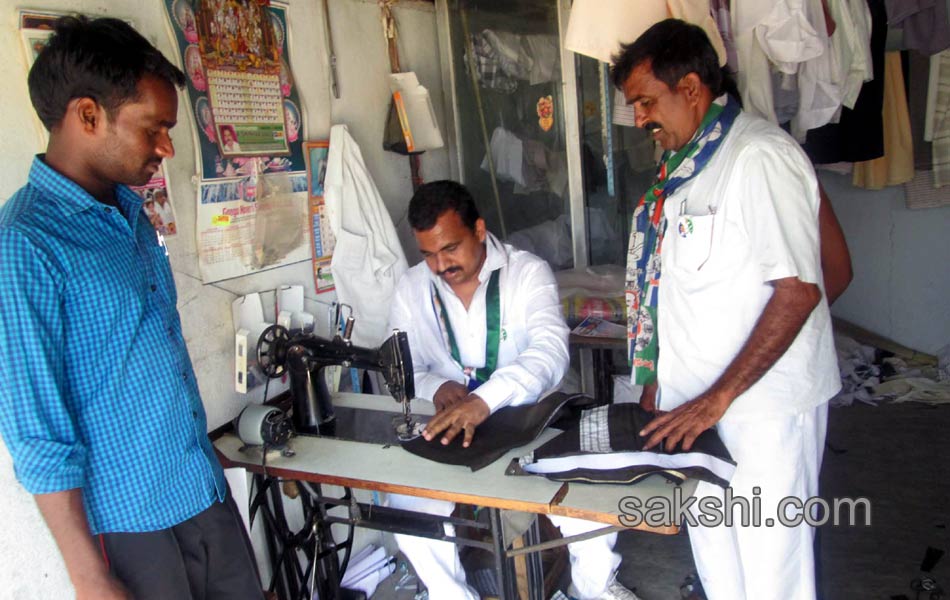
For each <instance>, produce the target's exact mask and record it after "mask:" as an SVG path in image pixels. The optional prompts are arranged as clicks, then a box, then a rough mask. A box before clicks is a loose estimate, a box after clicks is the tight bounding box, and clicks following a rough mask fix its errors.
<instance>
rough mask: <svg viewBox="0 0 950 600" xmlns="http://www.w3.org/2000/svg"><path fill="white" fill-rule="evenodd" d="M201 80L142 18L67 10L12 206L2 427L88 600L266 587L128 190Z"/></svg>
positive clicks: (36, 98) (1, 314) (46, 63)
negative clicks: (189, 80)
mask: <svg viewBox="0 0 950 600" xmlns="http://www.w3.org/2000/svg"><path fill="white" fill-rule="evenodd" d="M184 82H185V76H184V74H183V73H182V72H181V71H180V70H178V69H177V68H176V67H175V66H173V65H172V64H171V63H169V62H168V61H167V60H166V59H165V57H163V56H162V55H161V53H160V52H159V51H158V50H157V49H155V48H154V47H152V46H151V45H150V44H149V43H148V42H147V41H146V40H145V39H144V38H143V37H142V36H141V35H139V34H138V33H136V32H135V31H134V30H133V29H132V28H131V27H129V26H128V25H127V24H126V23H124V22H122V21H119V20H116V19H96V20H87V19H85V18H82V17H66V18H64V19H61V20H60V21H59V22H58V23H57V25H56V32H55V35H54V36H53V37H52V38H51V39H50V42H49V45H48V46H47V47H46V49H45V50H43V51H42V53H41V54H40V55H39V57H38V58H37V59H36V62H35V64H34V65H33V68H32V70H31V71H30V75H29V88H30V97H31V99H32V101H33V106H34V107H35V109H36V112H37V113H38V114H39V116H40V119H41V120H42V121H43V124H44V125H45V126H46V128H47V129H49V131H50V139H49V146H48V147H47V151H46V154H45V155H40V156H37V157H36V159H35V160H34V162H33V166H32V168H31V170H30V174H29V179H28V182H27V184H26V185H25V186H24V187H23V188H22V189H20V191H18V192H17V193H16V194H15V195H14V196H13V197H12V198H10V200H9V201H7V203H6V204H5V205H4V206H3V207H2V209H0V256H2V257H3V258H2V260H0V432H2V434H3V438H4V440H5V442H6V444H7V448H8V449H9V450H10V454H11V455H12V457H13V464H14V469H15V471H16V476H17V478H18V479H19V481H20V482H21V483H22V484H23V486H24V487H25V488H26V489H27V490H28V491H29V492H30V493H32V494H34V497H35V498H36V503H37V505H38V506H39V509H40V512H41V513H42V515H43V517H44V519H45V520H46V523H47V525H48V526H49V528H50V531H51V532H52V534H53V537H54V538H55V539H56V543H57V544H58V545H59V548H60V551H61V552H62V554H63V558H64V561H65V564H66V568H67V570H68V571H69V576H70V579H71V580H72V582H73V585H74V587H75V589H76V596H77V598H80V599H91V598H96V599H117V598H123V599H125V598H130V597H134V598H137V599H142V598H176V599H178V598H195V599H212V598H222V599H223V598H227V599H229V600H230V599H243V598H248V599H250V598H255V599H259V598H262V596H263V594H262V592H261V586H260V582H259V579H258V576H257V572H256V567H255V564H254V559H253V553H252V551H251V548H250V544H249V543H248V540H247V536H246V533H245V531H244V528H243V526H242V524H241V519H240V517H239V516H238V512H237V510H236V507H235V506H234V501H233V500H232V499H231V497H230V495H229V493H228V488H227V484H226V483H225V480H224V475H223V472H222V470H221V466H220V464H219V463H218V460H217V458H216V457H215V454H214V451H213V450H212V447H211V444H210V443H209V441H208V437H207V435H206V430H207V423H206V420H205V413H204V409H203V407H202V404H201V398H200V396H199V394H198V386H197V384H196V382H195V375H194V372H193V370H192V367H191V360H190V358H189V356H188V350H187V348H186V347H185V341H184V338H183V337H182V331H181V322H180V319H179V316H178V311H177V309H176V304H175V303H176V292H175V285H174V280H173V279H172V273H171V269H170V267H169V263H168V258H167V254H166V252H165V248H164V244H163V240H162V239H161V238H160V237H157V235H156V233H155V230H154V229H153V228H152V226H151V225H150V223H149V221H148V218H147V217H146V215H145V213H144V211H143V210H142V201H141V199H139V197H138V196H136V195H135V193H134V192H132V191H131V190H129V188H127V187H126V186H127V185H140V184H143V183H145V182H146V181H147V180H148V179H149V177H150V176H151V175H152V174H153V173H154V172H155V171H156V169H158V167H159V164H160V163H161V161H162V159H164V158H171V157H172V156H173V155H174V152H175V151H174V148H173V147H172V141H171V138H170V137H169V130H170V129H171V128H172V127H174V126H175V123H176V120H177V112H178V96H177V91H176V89H175V88H176V86H178V87H181V86H182V85H183V84H184Z"/></svg>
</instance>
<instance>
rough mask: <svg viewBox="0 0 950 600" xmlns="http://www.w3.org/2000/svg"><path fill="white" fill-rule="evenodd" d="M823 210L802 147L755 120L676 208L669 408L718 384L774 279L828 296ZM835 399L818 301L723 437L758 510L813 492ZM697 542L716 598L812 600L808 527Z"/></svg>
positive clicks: (770, 511) (671, 204)
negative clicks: (758, 500) (821, 242)
mask: <svg viewBox="0 0 950 600" xmlns="http://www.w3.org/2000/svg"><path fill="white" fill-rule="evenodd" d="M818 202H819V200H818V184H817V180H816V179H815V174H814V171H813V169H812V167H811V164H810V163H809V161H808V158H807V157H806V156H805V154H804V153H803V152H802V150H801V148H800V147H799V146H798V144H796V143H795V141H794V140H793V139H791V137H789V136H788V135H787V134H786V133H785V132H783V131H782V130H781V129H779V128H778V127H777V126H774V125H772V124H770V123H767V122H766V121H763V120H761V119H759V118H756V117H752V116H750V115H748V114H745V113H743V114H741V115H740V116H739V118H737V119H736V122H735V124H734V125H733V128H732V130H731V131H730V132H729V134H728V135H727V137H726V139H725V141H724V142H723V144H722V146H721V147H720V148H719V150H718V152H717V153H716V155H715V156H714V157H713V158H712V160H711V161H710V162H709V163H708V164H707V166H706V167H705V168H704V169H703V171H702V172H701V173H699V174H698V175H697V176H696V177H695V179H693V181H692V182H691V183H690V184H687V185H685V186H683V187H682V188H680V189H679V190H677V191H676V192H675V193H674V194H673V195H672V196H671V197H670V198H668V199H667V201H666V204H665V207H664V209H665V211H666V217H667V219H668V222H669V227H668V232H667V235H666V238H665V239H664V244H663V254H662V261H663V263H662V277H661V283H660V287H659V294H660V295H659V315H658V317H659V323H658V333H659V336H660V359H659V365H658V378H659V386H660V400H659V407H660V408H661V409H663V410H670V409H672V408H675V407H676V406H679V405H681V404H683V403H685V402H688V401H690V400H692V399H693V398H696V397H697V396H699V395H700V394H702V393H703V392H705V391H706V390H708V389H709V388H710V387H711V386H712V385H713V383H714V382H715V381H716V380H717V379H718V378H719V377H720V376H721V375H722V373H723V372H724V371H725V369H726V367H727V366H728V365H729V364H730V363H731V362H732V360H733V359H734V357H735V356H736V354H737V353H738V352H739V350H740V348H741V347H742V345H743V344H744V343H745V341H746V340H747V339H748V338H749V335H750V334H751V332H752V329H753V328H754V327H755V324H756V322H757V320H758V319H759V317H760V315H761V314H762V311H763V310H764V308H765V305H766V303H767V302H768V301H769V299H770V298H771V296H772V293H773V288H772V286H771V285H769V283H768V282H769V281H773V280H775V279H780V278H786V277H797V278H798V279H800V280H801V281H804V282H808V283H815V284H817V285H818V286H819V287H822V275H821V264H820V253H819V246H818ZM838 389H840V380H839V377H838V369H837V360H836V357H835V353H834V344H833V340H832V335H831V320H830V315H829V311H828V305H827V303H826V302H821V303H819V305H818V306H817V307H816V308H815V309H814V311H813V312H812V314H811V315H810V316H809V318H808V320H807V321H806V322H805V324H804V326H803V327H802V330H801V332H800V333H799V334H798V336H797V337H796V338H795V340H794V342H792V345H791V346H790V347H789V349H788V350H787V351H786V352H785V354H784V355H783V356H782V357H781V358H780V359H779V360H778V362H777V363H776V364H775V365H773V366H772V368H771V369H770V370H769V371H768V372H767V373H766V374H765V375H764V376H763V377H762V378H761V379H760V380H759V381H758V382H757V383H756V384H754V385H753V386H752V387H751V388H749V390H747V391H746V392H745V393H744V394H742V395H741V396H739V398H737V399H736V400H735V401H734V402H733V404H732V406H730V408H729V409H728V410H727V411H726V414H725V415H724V417H723V418H722V420H721V421H720V423H719V424H718V425H717V427H716V428H717V431H718V433H719V435H720V437H721V438H722V440H723V443H724V444H725V446H726V448H727V449H728V450H729V452H730V453H731V454H732V456H733V458H734V459H735V460H736V462H737V468H736V472H735V475H734V477H733V480H732V485H733V488H734V489H735V494H736V495H737V496H738V495H740V494H741V495H743V496H745V497H747V498H750V499H751V497H752V494H753V488H755V487H759V488H761V497H762V514H763V517H768V516H773V517H774V514H775V512H774V505H775V503H776V502H777V500H778V499H780V498H783V497H786V496H795V497H799V498H802V499H806V498H808V497H809V496H812V495H814V494H815V493H816V492H817V486H818V470H819V467H820V463H821V457H820V449H821V447H822V446H823V444H824V415H825V411H826V410H827V401H828V399H830V398H831V397H832V396H833V395H834V394H835V393H837V391H838ZM714 487H715V486H701V487H700V488H698V489H697V496H704V495H716V494H721V492H722V490H721V489H719V488H716V489H713V488H714ZM717 489H718V492H717ZM690 536H691V537H690V542H691V544H692V546H693V550H694V557H695V559H696V563H697V568H698V569H699V574H700V576H701V577H702V579H703V585H704V587H705V589H706V592H707V595H708V597H709V598H710V600H720V599H728V600H742V599H743V598H748V599H749V600H752V599H755V600H768V599H775V600H778V599H783V598H794V599H796V600H813V598H814V573H813V570H812V569H813V564H812V563H813V556H812V548H811V538H812V530H811V528H809V527H807V526H800V527H797V528H785V527H781V526H776V527H736V528H726V527H718V528H705V527H699V528H695V529H691V530H690ZM743 590H744V591H743ZM809 590H810V591H809Z"/></svg>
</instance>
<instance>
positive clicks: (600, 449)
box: [507, 403, 736, 487]
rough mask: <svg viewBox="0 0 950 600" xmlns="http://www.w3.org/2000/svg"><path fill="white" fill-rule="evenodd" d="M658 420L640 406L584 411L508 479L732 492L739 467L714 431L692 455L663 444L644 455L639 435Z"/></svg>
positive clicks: (513, 468)
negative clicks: (696, 485)
mask: <svg viewBox="0 0 950 600" xmlns="http://www.w3.org/2000/svg"><path fill="white" fill-rule="evenodd" d="M653 418H654V415H653V414H652V413H649V412H647V411H645V410H643V409H642V408H641V407H640V405H639V404H629V403H628V404H614V405H607V406H598V407H596V408H591V409H588V410H585V411H583V412H582V414H581V418H580V420H579V421H578V423H577V424H576V425H575V426H574V427H571V428H569V429H566V430H565V431H564V433H562V434H561V435H559V436H557V437H555V438H553V439H551V440H550V441H548V442H547V443H545V444H542V445H541V446H539V447H538V448H536V449H535V450H534V451H533V452H531V453H529V454H526V455H525V456H523V457H521V459H519V460H518V464H517V465H514V464H512V465H511V466H510V467H509V469H508V471H507V473H508V474H509V475H524V474H537V475H543V476H545V477H547V478H548V479H553V480H555V481H584V482H590V483H634V482H636V481H639V480H640V479H642V478H644V477H646V476H648V475H653V474H660V475H664V476H666V477H669V478H672V479H675V480H679V481H685V480H686V479H688V478H693V479H700V480H702V481H708V482H709V483H713V484H716V485H719V486H722V487H728V485H729V480H730V479H732V475H733V473H735V468H736V463H735V461H733V460H732V457H731V456H730V455H729V451H728V450H726V447H725V446H724V445H723V443H722V440H720V439H719V435H718V434H717V433H716V431H715V430H714V429H708V430H706V431H704V432H703V433H701V434H700V435H699V437H697V438H696V441H695V442H693V446H692V448H691V449H690V450H689V451H688V452H684V451H682V450H679V449H677V450H673V451H667V450H665V449H664V448H663V447H662V445H660V446H657V447H654V448H651V449H650V450H643V446H644V444H645V443H646V440H647V438H645V437H642V436H640V435H639V432H640V430H641V429H643V428H644V427H645V426H646V425H647V423H649V422H650V421H652V420H653Z"/></svg>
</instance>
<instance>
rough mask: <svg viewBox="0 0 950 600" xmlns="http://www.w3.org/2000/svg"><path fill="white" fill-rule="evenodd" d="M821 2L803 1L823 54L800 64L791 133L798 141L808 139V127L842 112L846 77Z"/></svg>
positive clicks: (812, 126) (829, 121) (827, 120)
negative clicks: (832, 46) (833, 48)
mask: <svg viewBox="0 0 950 600" xmlns="http://www.w3.org/2000/svg"><path fill="white" fill-rule="evenodd" d="M821 2H822V0H804V6H805V15H806V16H807V18H808V21H809V23H811V25H812V27H813V31H814V32H815V33H816V35H817V39H818V40H819V43H820V44H821V53H820V54H819V55H818V56H815V57H812V58H809V59H808V60H805V61H804V62H802V63H801V64H800V65H799V67H798V114H797V115H795V118H793V119H792V123H791V133H792V135H793V136H794V137H795V139H796V140H798V141H799V142H804V141H805V136H806V134H807V133H808V130H809V129H817V128H818V127H821V126H823V125H827V124H828V123H831V122H832V121H833V120H836V118H837V116H838V115H840V112H841V85H842V83H843V81H844V77H843V74H842V72H841V66H840V65H839V64H838V56H837V54H836V53H835V52H833V51H832V48H831V40H830V38H829V37H828V29H827V23H826V22H825V13H824V9H823V8H822V4H821Z"/></svg>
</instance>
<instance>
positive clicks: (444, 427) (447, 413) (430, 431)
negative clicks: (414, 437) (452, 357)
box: [422, 388, 491, 448]
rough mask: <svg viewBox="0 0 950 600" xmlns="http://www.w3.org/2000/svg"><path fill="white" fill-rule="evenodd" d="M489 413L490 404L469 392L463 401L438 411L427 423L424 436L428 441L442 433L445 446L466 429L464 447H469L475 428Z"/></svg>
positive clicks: (463, 440)
mask: <svg viewBox="0 0 950 600" xmlns="http://www.w3.org/2000/svg"><path fill="white" fill-rule="evenodd" d="M439 389H440V390H441V389H442V388H439ZM489 415H491V409H490V408H488V404H486V403H485V401H484V400H482V399H481V398H480V397H478V396H477V395H476V394H468V395H467V396H466V397H465V398H464V399H463V400H462V401H461V402H459V403H457V404H455V405H453V406H452V407H450V408H448V409H446V410H443V411H440V412H437V413H436V415H435V416H434V417H433V418H432V420H431V421H429V423H428V424H427V425H426V428H425V431H423V432H422V436H423V437H424V438H425V439H426V441H427V442H431V441H432V440H434V439H435V438H436V437H437V436H438V435H439V434H442V445H443V446H445V445H448V444H450V443H451V442H452V440H453V439H455V436H457V435H458V434H459V433H460V432H462V431H464V432H465V437H464V438H463V439H462V447H463V448H468V447H469V446H470V445H471V443H472V438H473V437H474V436H475V428H476V427H478V426H479V425H481V424H482V423H484V422H485V419H487V418H488V417H489Z"/></svg>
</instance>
